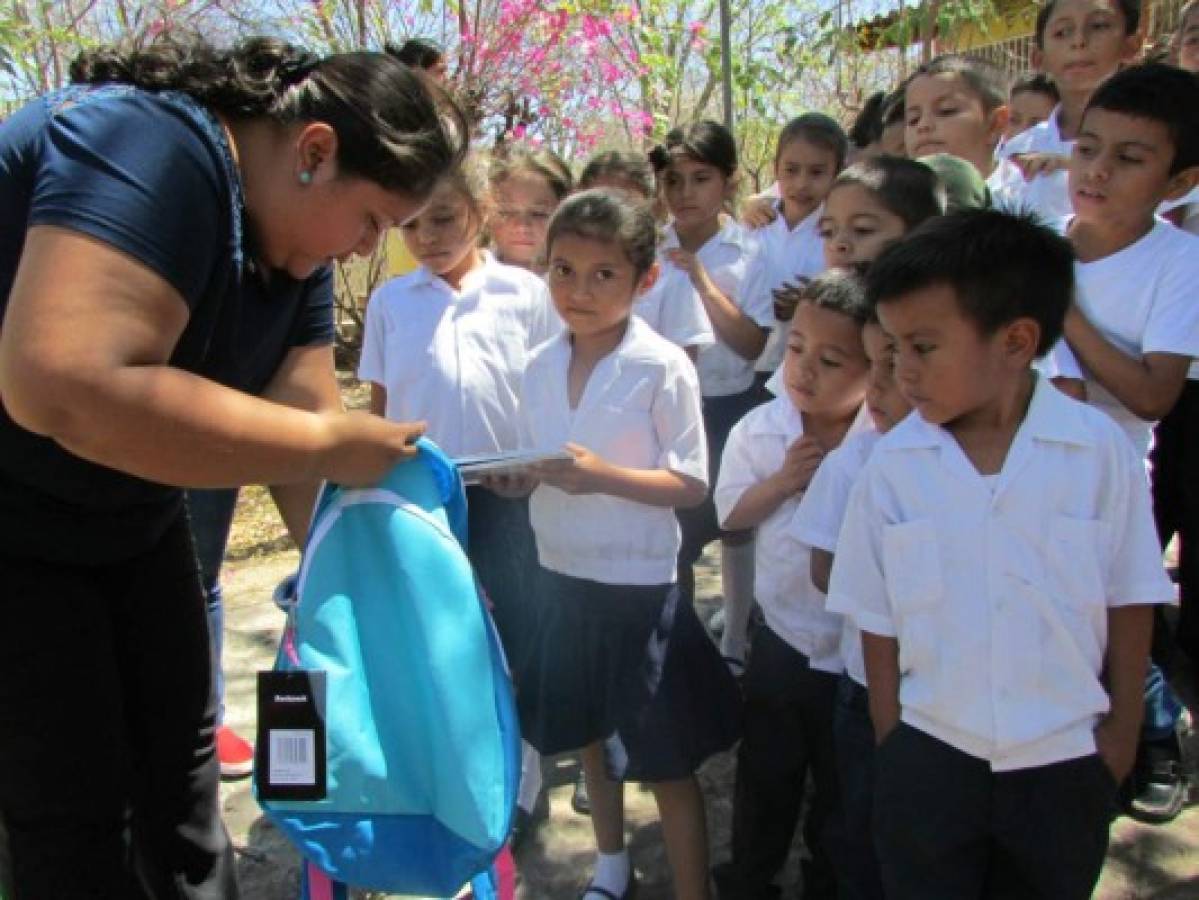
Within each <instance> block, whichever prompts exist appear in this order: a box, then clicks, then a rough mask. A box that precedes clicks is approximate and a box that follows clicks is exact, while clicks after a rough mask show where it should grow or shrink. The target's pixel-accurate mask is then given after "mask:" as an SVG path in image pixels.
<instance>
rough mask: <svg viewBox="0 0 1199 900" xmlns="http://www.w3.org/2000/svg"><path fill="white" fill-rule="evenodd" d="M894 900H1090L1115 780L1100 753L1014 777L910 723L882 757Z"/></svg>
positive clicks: (884, 853)
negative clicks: (987, 899)
mask: <svg viewBox="0 0 1199 900" xmlns="http://www.w3.org/2000/svg"><path fill="white" fill-rule="evenodd" d="M875 760H876V769H875V774H876V781H875V794H874V828H875V840H876V845H877V847H878V854H879V862H880V864H881V866H882V873H883V885H884V887H885V889H886V895H887V900H962V898H966V897H971V898H984V897H986V898H993V900H999V898H1003V900H1087V898H1089V897H1090V896H1091V893H1092V891H1093V890H1094V888H1095V882H1097V881H1098V880H1099V873H1100V871H1101V870H1102V868H1103V858H1104V855H1105V853H1106V852H1107V841H1108V822H1109V819H1108V814H1109V811H1110V810H1111V808H1112V802H1113V798H1114V796H1115V791H1116V782H1115V779H1114V778H1113V777H1112V775H1111V772H1110V770H1109V769H1108V768H1107V766H1106V764H1105V763H1104V762H1103V761H1102V760H1101V759H1100V758H1099V757H1098V756H1096V755H1091V756H1084V757H1080V758H1078V759H1072V760H1068V761H1066V762H1060V763H1054V764H1052V765H1047V766H1037V767H1034V768H1030V769H1020V770H1017V771H1013V772H992V771H991V767H990V765H989V764H988V763H987V762H986V761H985V760H981V759H978V758H977V757H973V756H970V755H968V754H966V753H963V752H962V751H960V750H958V749H956V748H954V747H951V746H950V745H949V744H946V743H944V742H942V741H939V740H937V739H936V738H934V737H932V736H931V735H928V734H925V733H924V732H922V731H919V730H917V729H915V728H912V727H911V726H909V725H904V724H901V725H899V727H897V728H896V729H895V730H894V731H893V732H891V734H889V735H887V737H886V739H885V740H884V741H883V742H882V744H880V745H879V746H878V748H877V749H876V751H875Z"/></svg>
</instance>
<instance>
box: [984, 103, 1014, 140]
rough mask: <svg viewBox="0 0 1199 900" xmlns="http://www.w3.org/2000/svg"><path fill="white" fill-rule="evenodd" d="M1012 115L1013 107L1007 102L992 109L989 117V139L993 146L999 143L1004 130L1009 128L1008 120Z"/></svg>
mask: <svg viewBox="0 0 1199 900" xmlns="http://www.w3.org/2000/svg"><path fill="white" fill-rule="evenodd" d="M1011 117H1012V110H1011V107H1009V106H1008V105H1007V104H1006V103H1005V104H1003V105H1002V106H997V107H995V108H994V109H993V110H991V114H990V115H989V116H988V117H987V140H988V141H990V142H991V145H992V146H995V145H997V144H998V143H999V139H1000V138H1001V137H1003V130H1004V129H1005V128H1007V123H1008V120H1009V119H1010V118H1011Z"/></svg>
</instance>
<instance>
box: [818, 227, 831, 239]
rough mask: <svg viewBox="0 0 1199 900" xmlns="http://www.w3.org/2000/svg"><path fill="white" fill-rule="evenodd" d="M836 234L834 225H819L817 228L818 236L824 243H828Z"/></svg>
mask: <svg viewBox="0 0 1199 900" xmlns="http://www.w3.org/2000/svg"><path fill="white" fill-rule="evenodd" d="M834 233H835V230H834V228H833V226H832V225H818V226H817V227H816V236H817V237H818V238H820V240H822V241H827V240H828V239H829V238H831V237H832V236H833V234H834Z"/></svg>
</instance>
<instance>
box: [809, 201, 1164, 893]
mask: <svg viewBox="0 0 1199 900" xmlns="http://www.w3.org/2000/svg"><path fill="white" fill-rule="evenodd" d="M1072 261H1073V254H1072V252H1071V249H1070V246H1069V244H1068V243H1067V242H1066V241H1065V240H1064V239H1062V238H1060V237H1058V236H1057V235H1056V234H1054V233H1053V232H1052V231H1050V230H1049V229H1047V228H1045V227H1043V226H1041V225H1040V224H1038V222H1037V220H1036V219H1035V217H1032V216H1024V215H1021V216H1013V215H1009V214H1006V213H1002V212H995V211H963V212H959V213H952V214H949V215H946V216H944V217H941V218H939V219H934V220H931V221H929V222H927V223H925V224H924V225H923V226H921V227H920V228H918V229H917V230H916V231H914V232H913V233H912V234H911V235H909V236H907V237H906V238H904V239H903V240H901V241H899V242H897V243H896V244H894V245H892V246H891V247H890V248H888V249H887V250H886V251H884V252H883V254H882V256H880V257H879V259H878V260H877V261H876V262H875V263H874V265H873V266H872V267H871V269H870V271H869V273H868V274H867V292H868V294H869V296H870V298H871V299H872V300H873V302H874V303H875V304H876V308H877V310H878V316H879V319H880V321H881V322H882V325H883V327H884V328H885V329H886V330H887V332H888V333H889V334H890V335H891V336H892V338H893V339H894V341H895V347H896V377H897V379H898V380H899V383H900V389H901V390H902V391H903V392H904V394H905V395H906V396H907V397H908V399H909V400H910V401H911V402H912V403H913V405H914V406H915V407H916V410H917V412H918V415H914V416H909V417H908V418H907V419H905V420H904V421H903V422H901V423H900V424H899V425H897V426H896V427H895V428H893V429H892V430H891V431H890V432H888V433H887V434H886V435H885V436H884V437H882V438H881V439H880V440H879V442H878V443H877V445H876V446H875V449H874V452H873V454H872V455H871V458H870V461H869V462H868V463H867V465H866V467H865V469H864V470H863V471H862V474H861V476H860V478H859V480H858V483H857V484H856V486H855V487H854V490H853V493H852V496H851V499H850V503H849V510H848V512H847V514H846V520H845V525H844V528H843V529H842V532H841V536H840V539H839V541H838V544H837V555H836V561H835V563H834V566H833V573H832V582H831V586H830V593H829V604H828V605H829V608H830V609H833V610H836V611H840V612H843V613H845V614H847V615H851V616H853V618H854V620H855V621H856V623H857V625H858V626H859V628H861V630H862V631H863V637H862V649H863V654H864V658H865V666H866V674H867V681H868V685H869V705H870V712H871V718H872V720H873V723H874V727H875V733H876V734H877V735H878V737H879V739H880V740H879V744H878V749H877V753H876V775H877V782H876V788H875V820H874V822H875V840H876V844H877V847H878V852H879V861H880V864H881V867H882V874H883V881H884V885H885V888H886V895H887V897H888V898H889V900H908V898H912V900H917V898H918V900H940V898H945V900H960V898H962V897H984V896H990V897H1000V896H1002V897H1033V896H1037V897H1053V898H1055V900H1083V898H1088V897H1090V896H1091V891H1092V889H1093V887H1094V885H1095V882H1096V880H1097V879H1098V876H1099V872H1100V870H1101V868H1102V865H1103V859H1104V854H1105V851H1106V848H1107V836H1108V811H1109V808H1110V804H1111V802H1112V798H1113V795H1114V792H1115V789H1116V784H1117V781H1118V780H1119V779H1122V778H1123V777H1124V775H1125V774H1126V773H1127V771H1128V770H1129V769H1130V768H1131V766H1132V762H1133V757H1134V754H1135V747H1136V735H1137V727H1138V724H1139V721H1140V716H1141V692H1142V687H1143V684H1144V677H1145V663H1146V660H1147V658H1148V653H1149V637H1150V632H1151V628H1152V618H1153V609H1152V605H1154V604H1161V603H1169V602H1171V601H1172V597H1173V590H1172V587H1171V585H1170V582H1169V580H1168V579H1167V578H1166V577H1165V573H1164V572H1163V570H1162V566H1161V557H1160V548H1159V546H1158V543H1157V538H1156V535H1155V533H1154V528H1153V520H1152V516H1151V513H1150V505H1149V491H1148V485H1147V484H1146V482H1145V478H1144V475H1143V471H1142V466H1141V461H1140V459H1139V458H1138V456H1137V455H1136V453H1135V452H1134V451H1133V450H1132V449H1131V447H1130V446H1129V444H1128V441H1127V440H1126V439H1125V438H1124V436H1123V435H1122V434H1121V432H1120V429H1119V427H1118V426H1116V424H1115V423H1114V422H1112V421H1111V419H1110V418H1109V417H1107V416H1104V415H1103V414H1102V413H1100V412H1098V411H1097V410H1094V409H1091V408H1090V407H1088V406H1086V405H1085V404H1081V403H1078V402H1076V401H1074V400H1071V399H1070V398H1068V397H1066V396H1065V395H1064V394H1062V393H1061V392H1059V391H1058V390H1056V389H1055V388H1053V387H1052V386H1051V385H1050V384H1049V383H1048V382H1047V381H1046V380H1045V379H1043V378H1042V377H1041V376H1039V375H1037V374H1035V373H1034V371H1033V370H1032V368H1031V363H1032V361H1033V359H1034V358H1036V357H1037V356H1040V355H1041V354H1043V353H1045V352H1046V350H1047V349H1048V348H1049V347H1051V346H1052V345H1053V343H1054V341H1055V340H1056V339H1057V337H1058V335H1059V334H1060V332H1061V328H1062V321H1063V319H1064V317H1065V314H1066V310H1067V308H1068V306H1069V304H1070V296H1071V291H1072V288H1073V273H1072Z"/></svg>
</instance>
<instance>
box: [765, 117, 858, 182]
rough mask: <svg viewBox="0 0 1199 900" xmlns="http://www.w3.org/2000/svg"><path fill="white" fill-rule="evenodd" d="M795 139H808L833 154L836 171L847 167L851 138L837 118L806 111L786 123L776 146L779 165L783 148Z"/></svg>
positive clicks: (775, 153) (776, 160) (775, 160)
mask: <svg viewBox="0 0 1199 900" xmlns="http://www.w3.org/2000/svg"><path fill="white" fill-rule="evenodd" d="M793 141H807V142H808V143H809V144H812V145H814V146H816V147H820V148H821V149H822V150H827V151H828V152H829V153H831V154H833V159H834V160H835V163H834V169H835V170H836V171H838V172H839V171H841V169H843V168H844V167H845V157H847V156H848V155H849V138H847V137H846V136H845V130H844V129H843V128H842V127H841V126H840V125H838V124H837V120H836V119H833V118H831V117H829V116H826V115H825V114H824V113H804V114H803V115H802V116H797V117H796V118H794V119H792V120H791V121H790V122H788V123H787V124H786V125H784V126H783V130H782V131H780V132H779V139H778V141H777V143H776V144H775V147H774V162H775V165H778V161H779V156H780V155H781V154H782V152H783V148H784V147H786V146H787V145H788V144H790V143H792V142H793Z"/></svg>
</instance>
